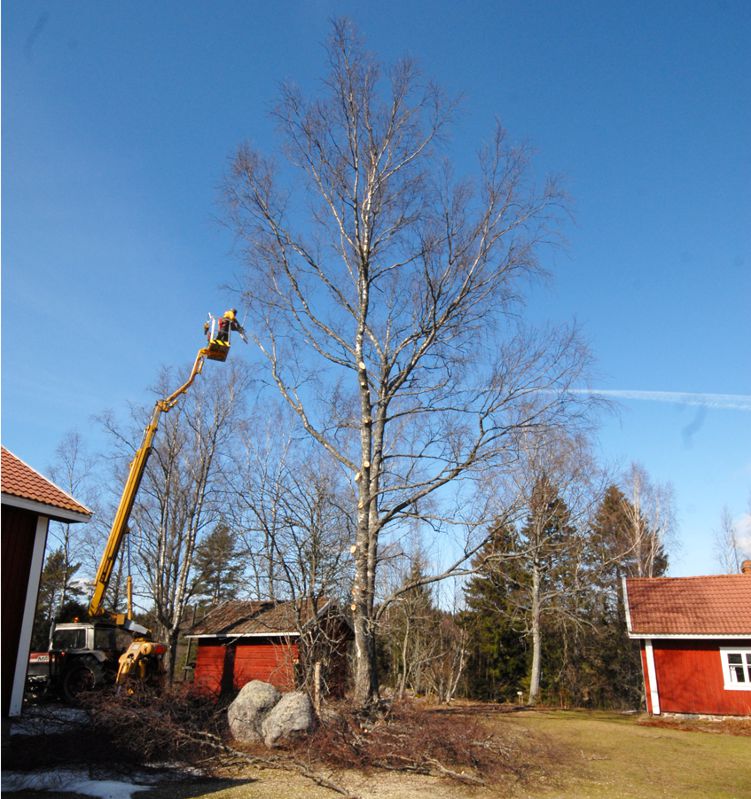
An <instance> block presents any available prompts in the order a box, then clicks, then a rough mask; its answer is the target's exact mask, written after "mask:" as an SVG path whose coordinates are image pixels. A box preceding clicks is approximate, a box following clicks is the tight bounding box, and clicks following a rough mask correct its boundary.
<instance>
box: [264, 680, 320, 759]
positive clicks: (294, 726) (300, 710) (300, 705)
mask: <svg viewBox="0 0 751 799" xmlns="http://www.w3.org/2000/svg"><path fill="white" fill-rule="evenodd" d="M314 724H315V716H314V714H313V705H312V704H311V702H310V699H309V698H308V695H307V694H305V693H302V692H301V691H293V692H291V693H288V694H284V696H282V698H281V699H280V700H279V702H278V703H277V704H276V705H275V706H274V708H273V710H271V711H270V712H269V714H268V715H267V716H266V718H265V719H264V720H263V722H262V724H261V732H262V734H263V742H264V743H265V744H266V746H268V747H269V749H270V748H271V747H273V746H276V744H277V743H278V742H280V741H283V740H285V739H289V738H291V737H293V736H295V735H300V734H304V733H308V732H310V731H311V730H312V729H313V725H314Z"/></svg>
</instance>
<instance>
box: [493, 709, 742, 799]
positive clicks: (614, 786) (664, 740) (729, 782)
mask: <svg viewBox="0 0 751 799" xmlns="http://www.w3.org/2000/svg"><path fill="white" fill-rule="evenodd" d="M508 720H510V721H512V723H514V724H518V725H521V726H522V727H523V728H525V729H528V730H530V731H531V732H534V733H537V734H538V735H542V736H544V737H545V738H546V739H549V740H550V741H551V742H553V743H554V744H555V745H562V746H563V747H564V751H566V750H567V753H566V755H564V757H565V760H564V762H562V763H561V764H560V767H559V769H558V771H557V774H554V775H553V777H552V780H551V782H552V783H553V784H552V785H551V786H550V787H549V788H544V787H542V786H539V785H538V786H534V787H533V786H529V788H528V789H526V790H522V791H521V792H520V793H519V794H518V795H519V796H523V797H535V799H537V797H540V799H543V798H544V797H560V799H569V798H570V799H574V797H578V798H579V799H599V798H600V797H602V798H603V799H605V797H607V799H632V797H633V799H643V798H644V797H650V798H651V797H670V798H671V799H672V798H673V797H675V798H676V799H678V797H680V799H747V798H748V797H751V737H749V736H748V735H747V736H741V735H728V734H721V733H720V732H718V731H686V730H683V729H674V728H671V727H669V726H645V725H644V724H643V723H639V720H638V719H637V718H635V717H633V716H622V715H617V714H608V713H585V712H539V711H538V712H534V713H520V714H514V715H512V716H511V717H510V719H509V717H505V718H499V719H498V720H497V721H495V722H492V723H496V724H497V723H507V721H508ZM707 726H708V727H709V728H711V729H713V730H719V729H722V725H707Z"/></svg>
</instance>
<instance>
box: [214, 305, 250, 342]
mask: <svg viewBox="0 0 751 799" xmlns="http://www.w3.org/2000/svg"><path fill="white" fill-rule="evenodd" d="M230 330H236V331H237V332H238V333H239V334H240V338H241V339H242V340H243V341H245V342H247V338H245V330H244V328H243V326H242V325H241V324H240V323H239V322H238V321H237V308H231V309H230V310H229V311H225V312H224V315H223V316H222V318H221V319H220V320H219V332H218V334H217V340H219V341H227V342H229V331H230Z"/></svg>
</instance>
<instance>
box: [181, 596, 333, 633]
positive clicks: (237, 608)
mask: <svg viewBox="0 0 751 799" xmlns="http://www.w3.org/2000/svg"><path fill="white" fill-rule="evenodd" d="M316 605H317V606H316V607H315V609H314V608H313V606H312V603H310V602H308V601H306V602H305V603H304V605H303V606H302V608H301V610H300V622H301V623H302V624H306V623H307V622H309V621H310V620H311V619H312V618H313V615H314V612H315V613H316V614H320V613H321V611H323V610H324V609H325V608H326V607H327V606H328V605H329V600H327V599H319V600H318V601H317V603H316ZM297 630H298V619H297V611H296V609H295V603H294V602H250V601H248V602H245V601H241V600H231V601H228V602H224V603H223V604H221V605H218V606H217V607H215V608H214V609H213V610H212V611H210V612H209V613H208V614H207V615H206V616H205V617H204V618H203V619H202V620H201V621H199V622H198V623H197V624H195V625H194V626H193V628H192V629H191V630H190V631H189V632H188V635H191V636H192V635H202V636H207V635H208V636H218V637H224V636H229V637H232V636H242V635H281V634H284V633H292V634H294V635H296V634H297Z"/></svg>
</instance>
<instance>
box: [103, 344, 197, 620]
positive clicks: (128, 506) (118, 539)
mask: <svg viewBox="0 0 751 799" xmlns="http://www.w3.org/2000/svg"><path fill="white" fill-rule="evenodd" d="M208 354H209V350H208V347H204V348H203V349H200V350H199V351H198V354H197V355H196V360H195V362H194V364H193V369H192V370H191V373H190V377H189V378H188V379H187V380H186V381H185V383H183V384H182V385H181V386H180V388H178V389H177V390H176V391H173V392H172V393H171V394H170V395H169V396H168V397H165V398H164V399H160V400H157V402H156V405H154V411H153V413H152V415H151V420H150V421H149V423H148V425H146V429H145V430H144V433H143V440H142V441H141V446H140V447H139V448H138V449H137V450H136V454H135V457H134V458H133V460H132V462H131V464H130V471H129V472H128V479H127V480H126V481H125V487H124V488H123V493H122V496H121V497H120V502H119V503H118V506H117V511H116V513H115V519H114V521H113V522H112V528H111V530H110V533H109V536H108V538H107V545H106V547H105V550H104V553H103V555H102V559H101V560H100V562H99V569H98V570H97V574H96V580H95V583H94V593H93V595H92V597H91V602H90V603H89V616H91V617H92V618H94V617H97V616H104V615H106V611H105V609H104V595H105V593H106V591H107V588H108V586H109V583H110V578H111V577H112V570H113V569H114V566H115V561H116V560H117V556H118V554H119V552H120V547H121V545H122V542H123V537H124V536H125V534H126V532H127V530H128V521H129V520H130V514H131V512H132V511H133V503H134V502H135V499H136V495H137V494H138V488H139V486H140V485H141V479H142V478H143V475H144V472H145V471H146V464H147V463H148V460H149V455H151V449H152V443H153V441H154V436H155V435H156V431H157V428H158V426H159V418H160V416H161V415H162V413H166V412H167V411H170V410H172V408H174V407H175V405H176V403H177V401H178V399H179V398H180V397H181V396H182V395H183V394H184V393H185V392H186V391H187V390H188V389H189V388H190V386H191V385H192V383H193V381H194V380H195V379H196V377H197V376H198V375H199V374H200V373H201V370H202V369H203V364H204V362H205V360H206V356H207V355H208ZM112 615H113V617H114V618H115V620H116V621H117V623H118V624H125V618H124V616H123V617H122V618H121V617H120V616H119V615H118V614H112Z"/></svg>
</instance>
